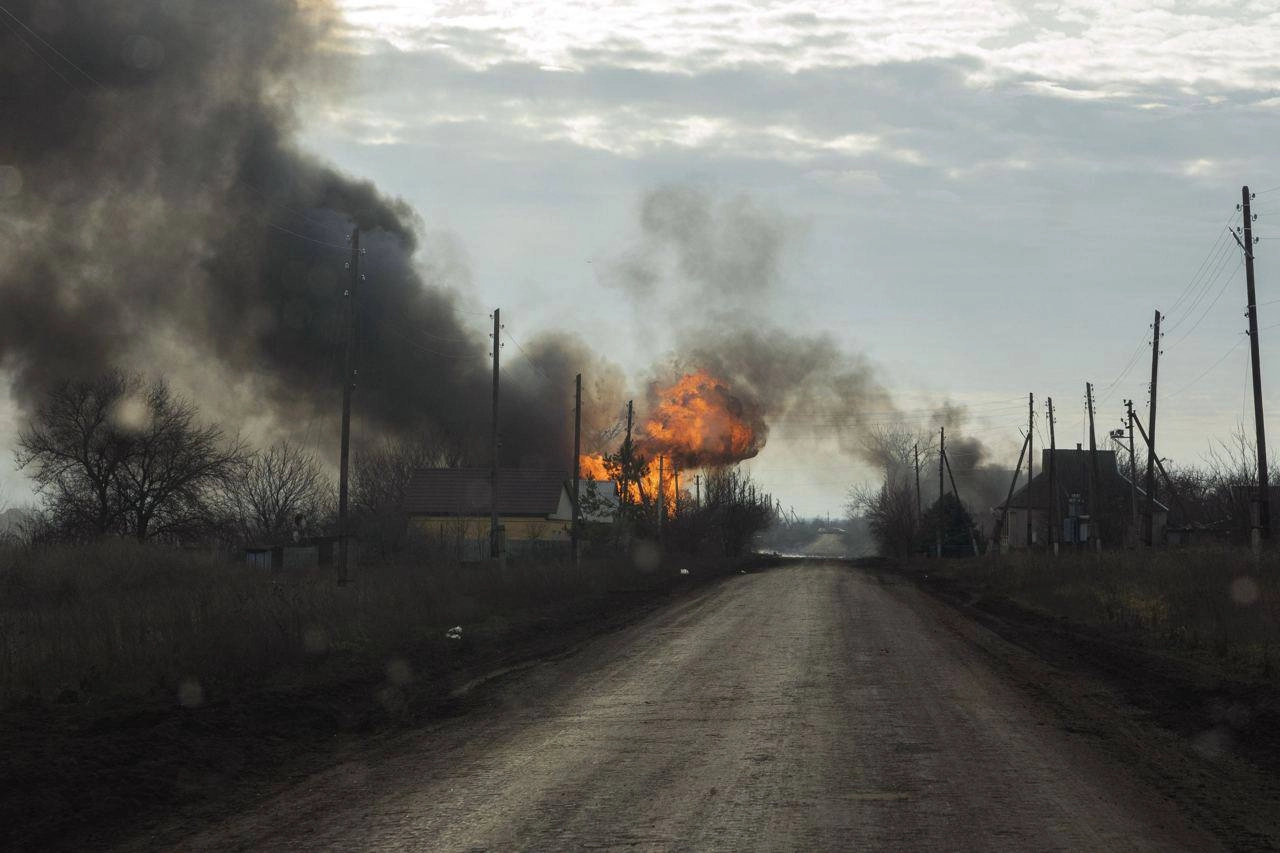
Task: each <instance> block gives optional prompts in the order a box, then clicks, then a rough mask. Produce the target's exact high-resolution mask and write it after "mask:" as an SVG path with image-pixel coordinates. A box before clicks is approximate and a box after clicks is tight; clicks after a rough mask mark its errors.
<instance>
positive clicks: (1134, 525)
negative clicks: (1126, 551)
mask: <svg viewBox="0 0 1280 853" xmlns="http://www.w3.org/2000/svg"><path fill="white" fill-rule="evenodd" d="M1124 409H1125V412H1126V413H1127V414H1128V418H1129V512H1130V513H1131V515H1132V518H1131V519H1130V522H1129V524H1130V525H1131V529H1132V530H1133V541H1134V543H1135V544H1136V543H1137V541H1138V457H1137V456H1135V455H1134V452H1133V401H1132V400H1125V401H1124Z"/></svg>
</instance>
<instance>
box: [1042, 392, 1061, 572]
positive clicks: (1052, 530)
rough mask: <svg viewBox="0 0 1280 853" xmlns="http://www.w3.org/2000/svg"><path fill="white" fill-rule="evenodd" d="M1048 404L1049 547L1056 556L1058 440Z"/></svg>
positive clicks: (1050, 399) (1049, 398)
mask: <svg viewBox="0 0 1280 853" xmlns="http://www.w3.org/2000/svg"><path fill="white" fill-rule="evenodd" d="M1045 399H1046V401H1047V402H1048V404H1049V547H1051V548H1053V555H1054V556H1055V557H1056V556H1058V539H1059V538H1061V537H1060V536H1059V535H1058V532H1059V530H1060V529H1061V527H1062V522H1061V521H1059V519H1058V461H1057V456H1058V438H1057V436H1056V435H1055V433H1054V429H1053V428H1054V425H1055V424H1056V419H1055V418H1054V416H1053V398H1052V397H1046V398H1045Z"/></svg>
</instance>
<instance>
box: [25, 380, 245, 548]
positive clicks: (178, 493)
mask: <svg viewBox="0 0 1280 853" xmlns="http://www.w3.org/2000/svg"><path fill="white" fill-rule="evenodd" d="M196 416H197V411H196V407H195V406H194V405H193V404H192V403H190V402H188V401H187V400H184V399H182V398H181V397H177V396H175V395H174V394H173V393H172V392H171V391H170V389H169V387H168V385H167V384H166V383H165V382H164V381H163V380H155V381H152V382H147V381H145V380H144V379H143V378H142V377H141V376H139V375H137V374H125V373H122V372H120V371H118V370H112V371H109V372H107V373H105V374H103V375H102V376H100V377H98V378H96V379H92V380H80V381H73V382H66V383H63V384H61V385H59V386H58V387H56V388H55V389H54V391H53V392H52V393H51V394H50V395H49V398H48V400H46V402H45V403H44V404H43V405H42V406H41V407H40V408H39V409H38V410H37V411H36V414H35V416H34V417H33V418H32V420H31V422H30V423H29V424H28V425H27V427H26V428H25V429H24V430H23V431H22V432H21V433H20V434H19V436H18V450H17V452H16V454H15V456H16V459H17V462H18V466H19V467H20V468H23V469H25V470H27V471H29V473H30V475H31V477H32V479H33V480H35V483H36V491H37V492H38V493H39V494H40V495H41V496H42V497H43V498H44V500H45V502H46V509H47V510H48V511H49V513H50V515H51V517H52V519H53V522H54V524H55V526H56V527H57V529H59V530H60V531H62V532H63V533H64V535H70V536H75V537H83V536H101V535H105V534H112V533H115V534H122V535H128V536H133V537H135V538H137V539H149V538H153V537H157V536H169V537H177V536H183V535H191V534H195V533H199V532H204V531H206V530H208V529H209V527H210V526H211V524H212V522H213V520H214V515H215V512H214V509H213V506H214V503H215V500H216V497H217V494H218V492H219V490H220V489H221V488H223V487H225V486H226V484H228V483H229V482H230V480H231V478H232V476H233V475H234V474H235V472H236V471H237V470H238V469H239V467H240V466H241V465H242V464H243V461H244V447H243V445H242V444H241V443H240V442H239V441H228V440H227V439H226V437H225V436H224V434H223V432H222V430H221V429H219V428H218V427H216V426H205V425H201V424H200V423H198V421H197V419H196Z"/></svg>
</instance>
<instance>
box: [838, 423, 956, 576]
mask: <svg viewBox="0 0 1280 853" xmlns="http://www.w3.org/2000/svg"><path fill="white" fill-rule="evenodd" d="M917 443H919V445H920V463H921V465H922V466H926V467H925V470H929V469H930V468H932V467H933V466H935V465H936V464H937V454H936V452H935V451H934V448H933V445H932V437H922V436H917V435H916V434H915V433H913V432H911V431H910V430H907V429H903V428H897V427H884V428H881V429H877V430H873V431H870V432H868V433H867V434H866V436H865V437H864V439H863V454H864V455H865V456H866V457H867V458H868V459H872V460H874V461H875V462H876V464H877V465H878V466H879V467H880V470H881V481H880V484H879V485H878V486H855V487H853V488H852V489H850V491H849V502H848V504H847V508H848V511H849V514H850V515H852V516H861V517H863V518H865V519H866V521H867V526H868V528H869V529H870V531H871V536H872V538H873V539H875V541H876V545H877V546H878V547H879V549H880V553H881V554H883V555H884V556H892V557H905V556H908V555H910V554H911V553H912V552H913V551H914V550H915V549H916V546H917V544H918V539H919V535H920V505H919V501H918V498H917V495H916V480H915V464H916V461H915V452H916V446H917Z"/></svg>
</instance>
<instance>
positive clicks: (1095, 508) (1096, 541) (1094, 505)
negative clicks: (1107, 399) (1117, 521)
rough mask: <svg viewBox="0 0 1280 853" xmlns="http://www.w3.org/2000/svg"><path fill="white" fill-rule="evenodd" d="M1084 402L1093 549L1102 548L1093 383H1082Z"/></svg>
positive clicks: (1090, 529)
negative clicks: (1087, 431) (1087, 407)
mask: <svg viewBox="0 0 1280 853" xmlns="http://www.w3.org/2000/svg"><path fill="white" fill-rule="evenodd" d="M1084 396H1085V403H1086V404H1087V405H1088V406H1089V536H1090V538H1091V539H1093V549H1094V550H1095V551H1101V550H1102V535H1101V528H1100V526H1099V524H1100V522H1101V520H1102V506H1101V504H1100V502H1099V497H1100V496H1099V494H1098V486H1099V482H1098V481H1099V478H1098V440H1097V438H1096V437H1095V435H1094V431H1093V383H1092V382H1086V383H1084Z"/></svg>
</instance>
